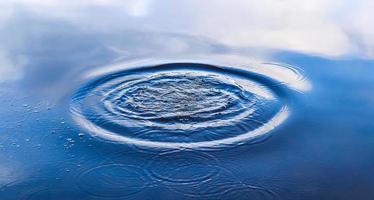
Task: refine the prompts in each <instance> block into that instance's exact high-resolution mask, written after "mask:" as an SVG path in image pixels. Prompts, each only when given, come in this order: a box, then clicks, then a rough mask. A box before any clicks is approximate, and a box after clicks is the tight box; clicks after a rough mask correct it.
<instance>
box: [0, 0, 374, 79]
mask: <svg viewBox="0 0 374 200" xmlns="http://www.w3.org/2000/svg"><path fill="white" fill-rule="evenodd" d="M0 10H1V12H0V36H1V37H2V38H1V39H0V42H1V41H2V40H6V37H8V38H9V36H11V35H12V34H13V33H12V30H11V29H7V28H5V27H6V25H9V24H13V26H17V24H15V23H21V25H20V26H24V22H22V20H25V19H22V16H24V15H27V16H31V18H32V17H36V18H38V19H39V18H41V19H46V20H49V21H54V20H55V21H56V23H60V22H64V23H65V22H66V23H69V24H71V25H73V26H75V27H77V28H78V30H85V31H91V32H95V31H100V32H105V31H106V32H116V31H118V32H120V31H124V30H134V31H142V32H149V33H152V32H155V33H157V32H163V33H178V34H186V35H190V36H197V37H201V36H203V37H204V38H210V39H212V40H214V41H216V42H218V43H220V44H224V45H227V46H229V47H234V48H237V47H250V48H266V49H275V50H286V51H295V52H299V53H306V54H312V55H318V56H323V57H345V56H357V57H361V58H362V57H365V58H373V57H374V26H371V23H372V22H373V21H374V15H373V14H372V11H373V10H374V2H373V1H370V0H362V1H359V2H357V1H353V0H343V1H341V0H314V1H299V0H233V1H227V0H214V1H211V0H207V1H200V0H180V1H171V0H165V1H154V0H66V1H60V0H49V1H44V0H8V1H1V2H0ZM24 18H26V19H27V18H28V17H24ZM26 23H27V22H26ZM4 35H5V36H4ZM18 39H19V38H18ZM21 39H22V38H21ZM167 42H168V41H165V43H167ZM10 54H12V52H9V46H1V47H0V76H2V79H4V78H3V77H12V78H8V79H16V78H19V77H21V75H20V74H15V71H16V70H17V69H20V68H22V67H21V66H19V64H18V62H19V61H17V60H14V57H12V58H11V57H9V56H8V55H10Z"/></svg>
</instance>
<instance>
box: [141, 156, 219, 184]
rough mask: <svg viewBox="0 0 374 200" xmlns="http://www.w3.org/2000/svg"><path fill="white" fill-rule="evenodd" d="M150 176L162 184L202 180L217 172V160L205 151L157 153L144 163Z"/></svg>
mask: <svg viewBox="0 0 374 200" xmlns="http://www.w3.org/2000/svg"><path fill="white" fill-rule="evenodd" d="M146 168H147V169H148V171H149V173H150V177H152V179H153V180H155V181H156V182H159V183H161V184H164V185H179V184H182V185H185V184H193V183H199V182H204V181H206V180H209V179H211V178H212V177H215V176H216V175H217V174H219V172H220V169H219V168H218V161H217V160H216V159H215V158H214V157H213V156H211V155H210V154H207V153H202V152H196V151H180V152H169V153H164V154H160V155H157V156H155V157H153V158H152V159H150V161H149V162H148V164H147V165H146Z"/></svg>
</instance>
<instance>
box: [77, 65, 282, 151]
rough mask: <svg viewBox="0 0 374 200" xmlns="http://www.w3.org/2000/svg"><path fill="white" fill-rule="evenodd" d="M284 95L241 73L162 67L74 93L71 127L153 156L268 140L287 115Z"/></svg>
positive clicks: (122, 74) (106, 79)
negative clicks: (160, 152) (163, 150)
mask: <svg viewBox="0 0 374 200" xmlns="http://www.w3.org/2000/svg"><path fill="white" fill-rule="evenodd" d="M284 99H285V95H284V88H283V86H282V84H280V83H277V82H276V81H275V80H274V79H271V78H269V77H266V76H263V75H261V74H257V73H254V72H251V71H247V70H243V69H241V68H232V67H224V66H216V65H208V64H199V63H167V64H159V65H151V66H143V67H135V68H130V69H125V70H122V71H118V72H116V73H110V74H105V75H103V76H100V77H97V78H95V79H94V80H92V81H90V82H88V83H87V84H85V85H84V86H83V87H81V88H79V89H78V90H77V91H76V92H75V93H74V95H73V97H72V101H71V109H70V110H71V113H72V116H73V119H74V120H75V121H76V122H77V123H78V124H79V125H80V126H82V127H84V128H86V129H88V130H89V132H90V133H91V134H92V135H94V136H97V137H99V138H102V139H105V140H107V141H111V142H118V143H127V144H132V145H137V146H143V147H153V148H171V149H180V148H212V147H223V146H230V145H235V144H238V143H244V142H247V141H249V140H253V139H256V138H259V137H261V136H265V135H267V133H269V132H270V131H271V130H272V129H274V128H275V127H277V126H278V125H280V124H281V123H282V122H283V121H284V120H285V119H286V118H287V116H288V115H289V108H288V106H287V104H286V101H285V100H284Z"/></svg>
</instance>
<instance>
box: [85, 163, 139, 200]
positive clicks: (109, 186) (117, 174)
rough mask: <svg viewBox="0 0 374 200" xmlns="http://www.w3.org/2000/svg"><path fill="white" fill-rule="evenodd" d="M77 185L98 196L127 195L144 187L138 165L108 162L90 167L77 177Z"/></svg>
mask: <svg viewBox="0 0 374 200" xmlns="http://www.w3.org/2000/svg"><path fill="white" fill-rule="evenodd" d="M79 187H80V188H82V189H83V190H84V191H85V192H87V193H89V194H90V195H93V196H98V197H127V196H131V195H134V194H137V193H138V192H140V191H142V190H143V189H144V188H145V187H146V179H145V175H144V171H143V170H142V169H140V168H138V167H135V166H130V165H122V164H110V165H103V166H99V167H95V168H92V169H90V170H88V171H86V172H84V173H82V174H81V175H80V177H79Z"/></svg>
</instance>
